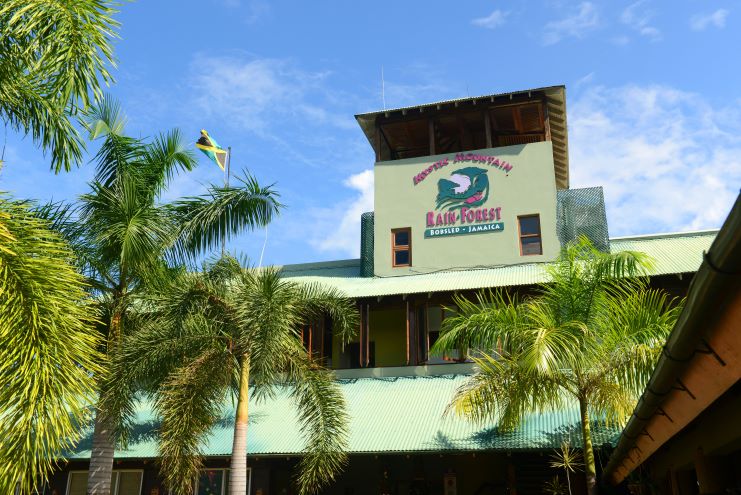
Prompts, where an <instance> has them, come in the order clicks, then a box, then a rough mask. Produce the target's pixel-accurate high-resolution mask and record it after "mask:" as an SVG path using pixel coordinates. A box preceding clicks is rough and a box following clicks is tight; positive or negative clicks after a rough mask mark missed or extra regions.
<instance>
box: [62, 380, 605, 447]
mask: <svg viewBox="0 0 741 495" xmlns="http://www.w3.org/2000/svg"><path fill="white" fill-rule="evenodd" d="M466 379H467V376H466V375H442V376H416V377H415V376H410V377H392V378H359V379H351V380H338V382H339V384H340V387H341V389H342V392H343V393H344V395H345V397H346V399H347V403H348V409H349V414H350V417H351V422H350V448H349V450H350V453H356V454H362V453H383V452H429V451H433V452H438V451H485V450H523V449H553V448H558V447H559V446H560V445H561V442H562V440H564V439H569V440H570V442H571V443H572V444H573V445H580V444H581V434H580V433H579V410H578V405H576V404H574V405H573V406H572V407H570V408H568V409H566V410H563V411H554V412H543V413H540V414H531V415H529V416H527V417H526V419H525V421H524V422H523V423H522V425H521V426H520V427H519V428H518V429H517V430H515V431H514V432H511V433H501V432H499V431H498V430H497V428H496V425H495V424H494V423H491V424H485V425H476V424H473V423H471V422H469V421H467V420H465V419H462V418H459V417H456V416H454V415H446V414H445V409H446V407H447V405H448V404H449V402H450V399H451V398H452V397H453V394H454V392H455V390H456V389H457V388H458V387H459V386H460V385H461V384H463V383H464V381H465V380H466ZM223 412H224V416H223V417H224V419H223V420H222V421H221V422H220V423H219V424H218V425H217V426H216V427H215V428H214V430H213V432H212V433H211V435H210V436H209V438H208V440H207V441H206V442H205V444H204V446H203V450H202V453H203V455H205V456H228V455H230V454H231V448H232V428H233V418H234V407H233V406H231V405H227V407H225V408H224V411H223ZM157 425H158V423H157V420H156V418H155V417H154V415H153V413H152V411H151V410H150V409H149V408H148V406H146V405H143V406H142V407H141V408H140V410H139V413H138V422H137V427H136V428H135V432H134V434H133V435H132V436H131V440H130V446H129V449H128V450H125V451H121V450H118V451H116V454H115V457H116V458H120V459H124V458H151V457H155V456H156V436H155V435H156V434H155V429H156V427H157ZM618 434H619V430H618V429H606V428H600V427H597V426H596V425H595V427H594V435H595V436H594V443H595V445H601V444H603V443H605V442H614V440H616V439H617V436H618ZM90 445H91V438H90V437H89V436H88V437H87V438H85V439H83V441H82V442H81V443H80V445H79V448H78V451H77V452H75V453H73V454H72V455H70V456H69V457H70V458H71V459H86V458H89V457H90ZM247 445H248V452H249V454H250V455H254V456H270V455H281V456H283V455H297V454H300V453H301V451H302V450H303V447H304V442H303V440H302V439H301V433H300V431H299V425H298V421H297V418H296V414H295V407H294V404H293V403H292V400H291V398H290V396H289V394H288V393H287V391H284V392H283V393H279V394H277V396H276V397H275V398H274V399H270V400H267V401H265V402H259V403H254V404H251V405H250V419H249V428H248V440H247Z"/></svg>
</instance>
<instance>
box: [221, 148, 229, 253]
mask: <svg viewBox="0 0 741 495" xmlns="http://www.w3.org/2000/svg"><path fill="white" fill-rule="evenodd" d="M231 162H232V147H231V146H229V147H228V148H227V151H226V166H225V167H224V187H226V188H228V187H229V175H230V168H231V167H230V165H231ZM225 253H226V226H224V228H223V229H222V230H221V257H222V258H223V257H224V254H225Z"/></svg>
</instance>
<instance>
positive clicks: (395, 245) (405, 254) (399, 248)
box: [391, 227, 412, 267]
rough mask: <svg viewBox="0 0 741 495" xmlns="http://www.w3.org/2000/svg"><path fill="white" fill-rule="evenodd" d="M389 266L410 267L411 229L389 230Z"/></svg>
mask: <svg viewBox="0 0 741 495" xmlns="http://www.w3.org/2000/svg"><path fill="white" fill-rule="evenodd" d="M391 265H392V266H394V267H397V266H412V229H411V228H409V227H407V228H404V229H393V230H391Z"/></svg>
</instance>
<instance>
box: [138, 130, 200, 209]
mask: <svg viewBox="0 0 741 495" xmlns="http://www.w3.org/2000/svg"><path fill="white" fill-rule="evenodd" d="M140 161H141V165H140V167H141V169H142V176H143V182H144V187H146V188H149V190H151V193H152V195H153V196H155V197H159V196H160V194H161V193H162V192H163V191H164V190H165V189H166V187H167V185H168V184H169V182H170V181H171V180H172V178H173V177H175V175H177V174H178V173H179V172H189V171H191V170H193V169H194V168H195V167H196V165H197V164H198V162H197V160H196V159H195V156H194V155H193V152H192V151H191V150H189V149H187V148H186V144H185V140H184V139H183V135H182V133H181V132H180V130H179V129H173V130H171V131H169V132H167V133H163V134H160V135H158V136H157V137H155V138H154V141H152V142H151V143H150V144H149V145H148V146H147V147H146V149H145V151H144V153H143V155H142V156H141V157H140Z"/></svg>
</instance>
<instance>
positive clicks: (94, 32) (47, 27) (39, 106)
mask: <svg viewBox="0 0 741 495" xmlns="http://www.w3.org/2000/svg"><path fill="white" fill-rule="evenodd" d="M115 13H116V10H115V8H114V3H113V2H109V1H95V2H88V1H85V2H58V1H54V0H7V1H5V2H3V3H2V4H0V25H2V26H3V36H2V37H1V38H0V114H2V115H3V116H4V117H6V118H7V119H8V120H9V121H10V123H11V125H12V126H13V127H15V128H16V129H19V130H21V131H23V132H24V133H26V134H31V135H32V137H33V139H34V141H35V142H37V143H40V144H41V145H42V147H43V149H44V150H45V151H51V162H52V168H53V169H54V170H56V171H57V172H59V171H60V170H62V169H64V170H70V169H71V167H72V165H75V164H79V162H80V160H81V158H82V156H81V150H82V149H83V146H82V142H81V140H80V138H79V135H78V133H77V131H76V130H75V128H74V126H73V123H72V119H74V117H75V114H76V113H77V110H78V109H79V108H85V107H87V106H88V105H89V104H90V103H91V101H92V100H93V99H97V98H100V96H101V83H110V82H112V80H113V79H112V77H111V74H110V72H109V70H108V69H109V66H113V65H114V59H113V47H112V39H113V38H114V37H115V36H116V30H117V29H118V27H119V24H118V22H117V21H115V20H114V19H113V15H114V14H115Z"/></svg>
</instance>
